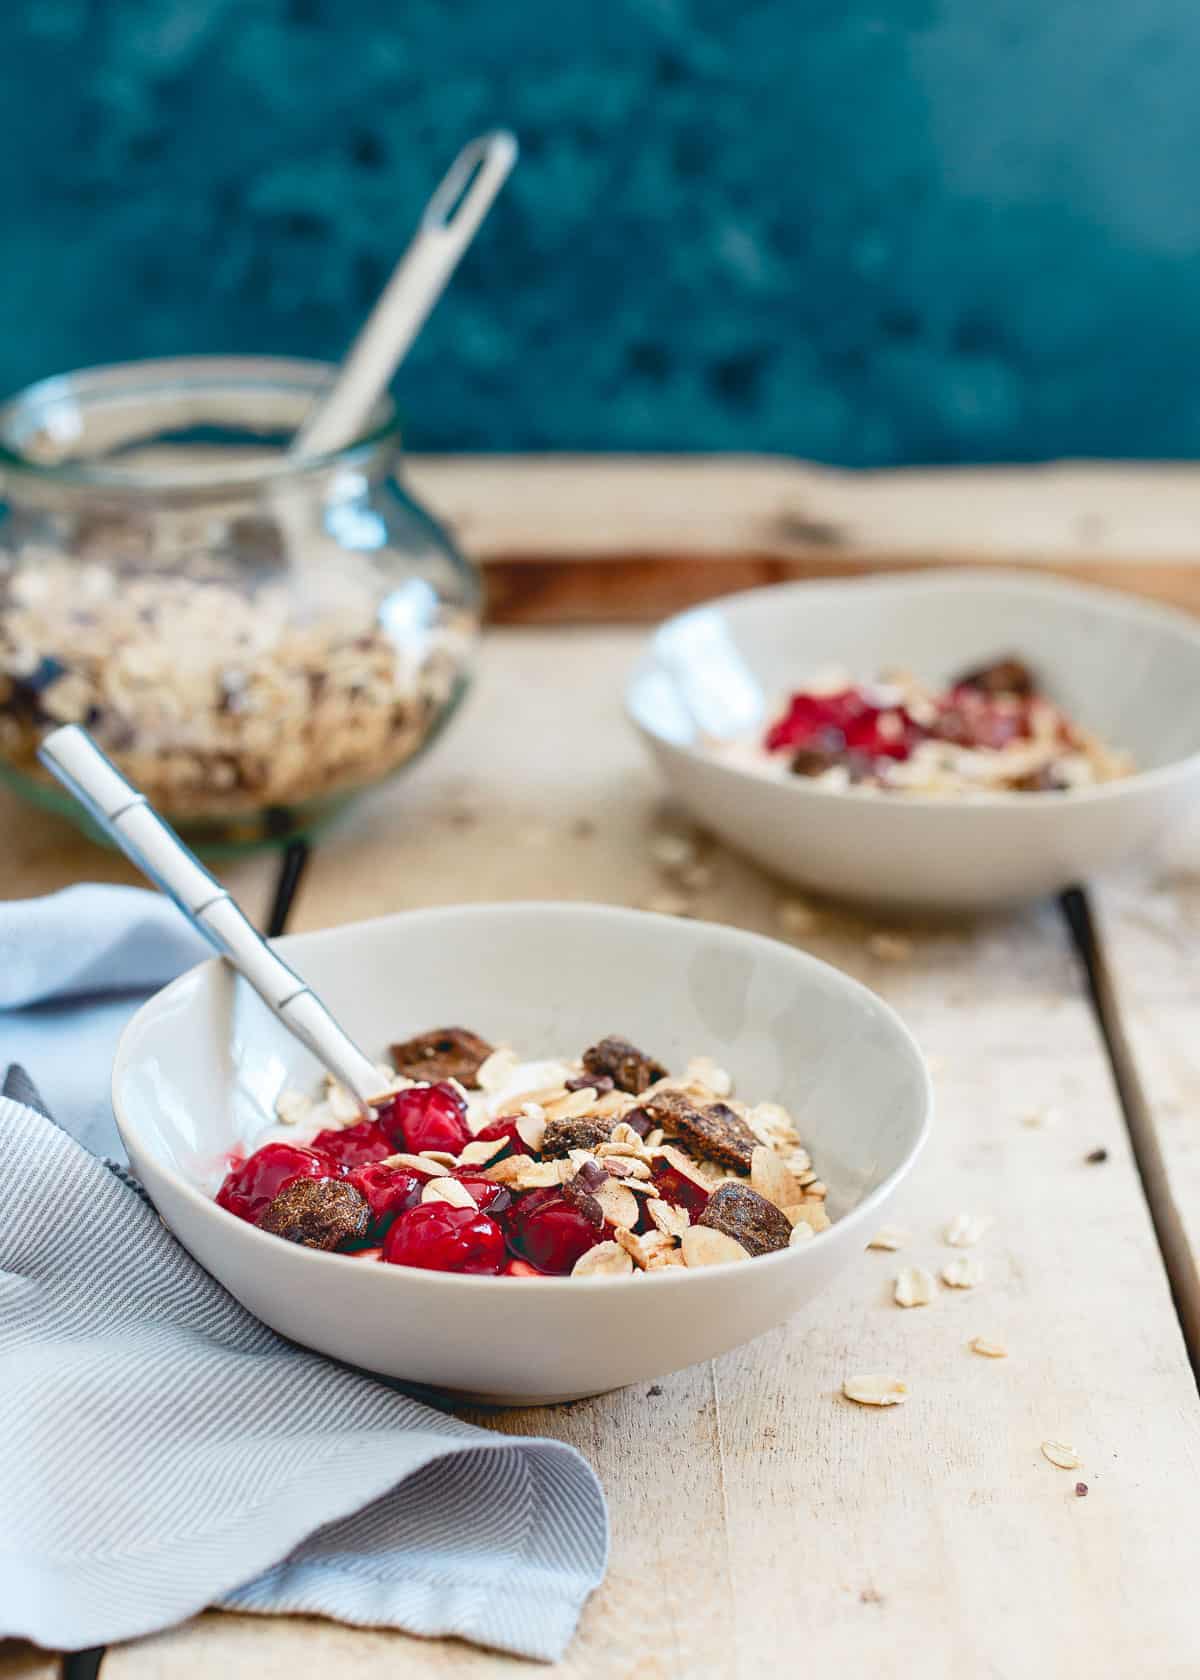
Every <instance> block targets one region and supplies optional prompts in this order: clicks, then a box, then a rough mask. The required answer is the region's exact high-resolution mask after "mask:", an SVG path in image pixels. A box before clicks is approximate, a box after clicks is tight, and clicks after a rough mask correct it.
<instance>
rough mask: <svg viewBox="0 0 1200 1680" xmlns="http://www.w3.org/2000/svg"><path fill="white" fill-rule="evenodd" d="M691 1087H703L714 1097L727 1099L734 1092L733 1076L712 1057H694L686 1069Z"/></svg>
mask: <svg viewBox="0 0 1200 1680" xmlns="http://www.w3.org/2000/svg"><path fill="white" fill-rule="evenodd" d="M684 1078H685V1079H686V1080H687V1082H688V1084H689V1085H703V1086H704V1088H705V1090H706V1091H711V1092H712V1094H713V1096H714V1097H727V1096H729V1094H730V1093H731V1091H732V1090H733V1076H732V1074H731V1073H729V1071H728V1070H727V1069H726V1068H723V1067H721V1066H719V1064H718V1063H716V1062H714V1061H713V1059H712V1057H711V1056H693V1057H692V1059H691V1061H690V1062H689V1063H688V1065H687V1067H686V1068H685V1069H684Z"/></svg>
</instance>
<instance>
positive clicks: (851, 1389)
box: [842, 1376, 908, 1406]
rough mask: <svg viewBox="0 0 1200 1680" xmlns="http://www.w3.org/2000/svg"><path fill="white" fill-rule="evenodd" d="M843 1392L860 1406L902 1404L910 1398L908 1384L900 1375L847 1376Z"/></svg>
mask: <svg viewBox="0 0 1200 1680" xmlns="http://www.w3.org/2000/svg"><path fill="white" fill-rule="evenodd" d="M842 1393H843V1394H844V1395H845V1396H846V1399H847V1400H853V1401H854V1402H855V1403H856V1404H857V1405H859V1406H900V1405H903V1403H904V1401H905V1400H907V1399H908V1384H907V1383H902V1382H901V1381H900V1380H899V1378H898V1377H876V1376H862V1377H847V1378H846V1380H845V1382H844V1383H843V1384H842Z"/></svg>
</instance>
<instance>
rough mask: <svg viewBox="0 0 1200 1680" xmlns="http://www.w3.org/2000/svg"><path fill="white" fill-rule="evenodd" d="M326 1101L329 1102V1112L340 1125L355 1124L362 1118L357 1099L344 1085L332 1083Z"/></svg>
mask: <svg viewBox="0 0 1200 1680" xmlns="http://www.w3.org/2000/svg"><path fill="white" fill-rule="evenodd" d="M325 1101H326V1102H327V1103H328V1104H329V1112H330V1113H331V1114H332V1115H333V1118H334V1119H335V1120H336V1121H337V1123H338V1124H339V1126H350V1125H353V1123H354V1122H355V1121H356V1120H358V1119H360V1118H361V1116H360V1114H359V1108H358V1101H357V1099H356V1098H355V1097H352V1096H351V1095H350V1093H349V1091H347V1089H346V1087H345V1086H344V1085H338V1084H333V1085H331V1086H330V1087H329V1095H328V1096H327V1097H326V1098H325Z"/></svg>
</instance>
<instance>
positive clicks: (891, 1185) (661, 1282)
mask: <svg viewBox="0 0 1200 1680" xmlns="http://www.w3.org/2000/svg"><path fill="white" fill-rule="evenodd" d="M497 911H501V912H506V913H511V914H517V915H522V914H531V915H539V916H545V915H553V916H562V917H563V918H564V919H565V918H567V917H574V916H582V917H584V918H585V919H595V920H605V921H618V922H625V923H629V924H633V923H636V924H638V925H642V924H645V923H651V924H661V925H667V926H670V927H672V928H673V929H674V930H675V931H676V932H678V931H679V927H680V922H679V919H678V918H677V917H674V916H665V915H660V914H658V913H657V912H654V911H649V910H633V909H629V908H627V907H625V906H622V905H609V904H598V903H591V902H588V901H584V900H580V901H575V900H563V901H551V900H541V899H520V900H512V901H508V902H506V901H504V900H495V901H484V902H480V903H476V904H448V905H438V906H429V907H424V908H422V909H416V910H399V911H394V912H392V913H390V914H388V915H385V916H371V917H366V918H364V919H363V920H360V921H357V922H344V923H342V924H340V925H339V926H337V927H331V928H321V929H318V930H314V931H312V932H307V933H293V934H286V935H284V936H283V937H282V938H281V939H279V940H274V941H272V944H273V946H276V947H277V948H278V949H279V950H280V954H281V955H283V956H285V957H286V956H287V955H288V954H289V952H290V951H292V950H294V949H296V948H297V947H301V946H302V947H303V948H304V949H305V950H312V949H314V948H316V947H319V946H321V945H328V944H334V943H336V942H338V941H340V940H341V939H343V938H345V936H346V935H347V934H352V933H354V932H355V931H357V930H359V929H362V928H378V927H380V926H381V925H387V924H393V923H396V924H399V923H404V924H407V925H410V926H411V924H412V923H413V922H414V921H416V920H437V919H439V918H442V917H446V916H452V917H464V918H467V919H473V918H474V917H476V916H479V917H480V918H481V919H482V917H483V916H486V915H490V914H495V913H496V912H497ZM684 925H685V926H686V927H688V928H689V929H691V928H694V929H696V930H697V931H698V932H704V933H708V934H715V935H717V936H718V937H719V938H721V939H726V940H730V941H732V943H733V944H735V945H740V946H743V947H745V946H747V945H749V946H751V947H762V946H767V947H770V948H771V949H772V950H777V949H779V950H783V951H786V952H787V953H788V954H789V956H790V957H791V958H793V959H794V960H795V962H796V963H797V964H798V965H799V967H800V968H802V969H807V970H809V971H812V970H819V971H821V972H822V973H823V974H826V975H832V976H834V979H835V981H836V982H837V983H838V984H839V985H841V986H842V987H844V988H845V989H846V990H847V991H848V992H849V993H850V994H851V996H855V997H859V998H861V999H864V1000H865V1001H867V1002H868V1003H869V1004H870V1006H871V1007H872V1008H873V1009H874V1010H875V1011H876V1012H877V1013H878V1014H879V1015H881V1016H882V1017H883V1019H884V1020H885V1021H886V1022H887V1023H888V1025H889V1027H890V1029H891V1030H892V1031H893V1033H894V1034H895V1036H896V1044H897V1048H898V1049H899V1050H900V1051H901V1052H902V1053H903V1054H904V1055H906V1056H907V1057H908V1058H909V1060H910V1062H911V1063H912V1065H913V1066H914V1068H915V1069H916V1072H917V1075H918V1089H919V1093H920V1112H919V1116H918V1124H917V1132H916V1136H915V1137H914V1139H913V1141H912V1142H911V1144H910V1145H909V1147H908V1148H907V1150H906V1152H905V1154H904V1155H903V1157H902V1159H901V1160H900V1161H898V1162H897V1163H896V1165H895V1166H894V1167H893V1168H892V1169H891V1171H890V1172H889V1173H888V1174H887V1175H886V1177H885V1178H883V1179H882V1180H881V1181H880V1182H879V1183H878V1184H877V1185H875V1187H874V1188H873V1189H872V1190H870V1191H869V1192H868V1193H867V1195H865V1196H864V1197H863V1198H862V1200H861V1201H859V1202H857V1203H856V1204H855V1205H854V1207H852V1208H850V1209H849V1210H848V1211H847V1212H846V1213H845V1214H843V1215H842V1217H841V1218H840V1219H837V1220H835V1221H834V1222H833V1224H832V1225H831V1226H830V1227H829V1229H828V1231H827V1232H818V1233H816V1234H815V1235H814V1241H816V1240H818V1239H819V1238H820V1237H822V1236H827V1235H828V1236H830V1237H833V1236H835V1235H836V1234H837V1233H845V1232H852V1231H853V1230H855V1229H857V1228H858V1227H859V1226H860V1225H862V1224H863V1223H864V1222H865V1221H866V1220H867V1219H869V1218H871V1217H872V1216H873V1214H874V1210H875V1209H876V1208H877V1207H878V1206H879V1205H880V1204H881V1203H882V1202H884V1201H886V1200H887V1199H888V1198H889V1197H890V1196H891V1194H892V1193H893V1191H894V1190H895V1189H896V1187H897V1186H898V1185H899V1184H900V1183H901V1182H902V1181H903V1180H904V1178H906V1177H907V1175H908V1174H909V1173H910V1172H911V1170H912V1168H913V1167H914V1165H915V1164H916V1162H917V1160H918V1159H919V1157H920V1155H921V1152H922V1150H923V1149H924V1147H925V1145H926V1143H927V1142H928V1139H929V1132H930V1128H931V1124H932V1117H933V1107H934V1093H933V1081H932V1078H931V1076H930V1072H929V1067H928V1063H927V1062H926V1060H925V1056H924V1054H923V1052H922V1050H921V1048H920V1046H919V1044H918V1043H917V1041H916V1039H915V1037H914V1036H913V1034H912V1032H911V1031H910V1030H909V1028H908V1026H907V1025H906V1024H905V1022H904V1021H903V1020H902V1018H901V1017H900V1015H899V1014H898V1012H897V1011H896V1010H895V1009H893V1008H892V1006H891V1005H890V1004H889V1003H887V1002H886V1001H885V1000H884V999H883V998H881V997H880V996H879V994H878V993H877V992H873V991H872V990H871V988H870V987H869V986H865V985H864V984H863V983H862V982H861V981H860V980H855V979H854V977H853V976H852V975H849V974H846V973H845V972H844V971H843V970H842V969H840V968H837V967H835V966H834V964H833V963H827V962H825V961H823V960H822V959H821V958H820V957H814V956H813V955H812V954H811V952H808V951H802V950H799V949H797V948H796V947H795V946H793V945H789V944H787V943H786V942H785V941H783V940H780V939H773V938H771V937H770V935H768V934H762V933H754V932H751V931H750V930H749V929H747V928H739V927H733V926H730V925H728V924H726V923H721V922H705V921H699V920H694V921H693V920H688V921H687V922H686V923H685V924H684ZM224 966H225V964H224V959H223V958H221V957H210V958H208V959H206V960H205V961H203V962H200V963H197V964H195V966H194V967H192V968H190V969H188V970H187V971H186V972H185V973H183V974H181V975H179V976H178V977H177V978H176V979H174V980H172V981H170V982H169V983H168V984H167V985H166V986H163V987H160V989H159V990H158V991H156V992H155V993H154V994H153V995H152V996H151V997H149V998H147V999H146V1001H145V1002H144V1003H143V1004H141V1006H140V1007H139V1008H138V1009H137V1011H136V1012H135V1014H134V1015H133V1016H132V1017H131V1018H130V1019H129V1020H128V1021H127V1022H126V1024H125V1026H124V1027H123V1028H122V1031H121V1036H120V1038H119V1040H118V1042H117V1048H116V1053H115V1055H114V1058H113V1068H112V1078H111V1095H112V1106H113V1114H114V1116H115V1118H116V1123H117V1130H118V1131H119V1133H120V1135H121V1141H122V1142H123V1143H124V1145H125V1147H126V1150H127V1151H128V1152H129V1154H130V1157H131V1158H132V1156H133V1153H134V1152H133V1150H132V1149H130V1138H131V1137H132V1138H134V1139H135V1140H136V1141H137V1142H138V1144H139V1145H140V1146H141V1147H140V1153H142V1154H144V1155H145V1156H147V1157H148V1158H149V1159H151V1160H152V1161H153V1162H154V1165H155V1168H156V1170H157V1171H159V1172H161V1173H162V1174H163V1176H164V1177H165V1178H166V1179H168V1180H169V1181H170V1183H171V1186H172V1188H173V1189H174V1190H176V1191H177V1192H178V1193H180V1194H181V1195H182V1196H183V1197H184V1199H185V1200H186V1201H187V1202H188V1203H190V1204H191V1206H193V1207H194V1208H196V1209H197V1210H198V1211H199V1210H203V1212H202V1217H213V1218H216V1219H220V1220H225V1219H230V1220H236V1223H237V1225H239V1226H240V1227H241V1228H242V1230H243V1232H244V1233H245V1234H246V1236H247V1237H248V1239H250V1240H251V1241H252V1242H253V1243H264V1244H268V1245H269V1250H267V1252H273V1253H278V1252H279V1248H280V1242H279V1239H278V1238H277V1237H275V1236H272V1235H271V1234H270V1233H269V1232H266V1231H261V1230H259V1229H258V1227H257V1226H254V1225H250V1224H248V1223H247V1221H245V1220H241V1219H237V1218H236V1215H234V1214H231V1213H228V1212H227V1211H226V1210H225V1209H224V1208H219V1207H218V1206H217V1204H216V1202H215V1201H214V1200H213V1199H212V1198H211V1197H209V1196H206V1195H205V1194H204V1192H203V1191H201V1190H199V1189H197V1188H196V1186H195V1185H193V1184H190V1183H189V1182H188V1181H187V1179H185V1178H184V1177H183V1176H182V1175H181V1174H180V1173H179V1172H177V1171H176V1169H175V1168H174V1167H172V1166H170V1165H168V1164H167V1163H166V1162H164V1161H163V1160H162V1159H161V1157H160V1156H159V1155H158V1154H157V1152H156V1151H155V1150H154V1149H153V1148H151V1147H150V1146H149V1145H148V1143H147V1141H146V1139H145V1137H144V1134H142V1133H141V1132H140V1130H139V1129H138V1127H137V1125H136V1123H135V1122H134V1121H133V1120H132V1119H131V1117H130V1115H129V1113H128V1112H127V1110H126V1108H125V1106H124V1104H123V1101H122V1093H121V1082H122V1080H123V1078H124V1075H125V1073H126V1070H127V1069H128V1068H129V1066H130V1065H131V1064H132V1063H133V1062H134V1060H135V1059H136V1057H135V1041H136V1040H137V1039H138V1037H139V1036H140V1033H141V1032H142V1030H143V1029H144V1028H145V1027H146V1025H147V1024H148V1022H149V1020H150V1019H151V1018H152V1017H153V1016H154V1015H155V1014H157V1013H158V1011H160V1010H161V1009H162V1008H163V1007H164V1005H165V1004H166V1003H167V1002H168V1001H169V1000H170V999H172V998H173V997H175V996H177V995H178V994H179V993H180V992H182V991H185V990H186V989H187V988H189V987H195V986H197V985H201V984H204V983H206V982H204V981H202V979H201V975H202V974H208V975H212V974H213V973H215V972H216V970H217V969H218V968H222V967H224ZM156 1211H157V1209H156ZM160 1217H161V1215H160ZM164 1223H166V1221H165V1220H164ZM222 1228H223V1229H224V1228H225V1227H222ZM168 1229H170V1226H169V1225H168ZM171 1234H172V1235H173V1236H175V1233H174V1231H172V1233H171ZM175 1240H176V1241H177V1242H179V1243H180V1246H181V1247H184V1246H186V1245H184V1244H183V1243H182V1241H181V1239H180V1238H179V1237H178V1236H176V1237H175ZM842 1240H843V1241H845V1240H846V1239H845V1236H843V1237H842ZM283 1246H284V1248H285V1249H286V1250H287V1251H288V1252H289V1253H290V1254H291V1255H292V1256H293V1259H294V1261H295V1263H296V1265H297V1266H309V1267H313V1266H320V1267H326V1268H327V1267H329V1266H334V1267H336V1268H337V1271H338V1272H339V1273H346V1275H347V1276H350V1275H353V1274H351V1273H349V1272H347V1271H346V1268H347V1266H348V1265H349V1264H350V1263H351V1262H352V1259H353V1257H352V1256H348V1255H345V1254H327V1253H324V1252H322V1251H320V1250H317V1249H311V1248H301V1247H300V1246H299V1245H297V1244H294V1243H286V1244H284V1245H283ZM864 1246H865V1244H864ZM811 1248H812V1244H811V1243H805V1244H803V1245H802V1246H801V1247H798V1248H786V1249H779V1250H777V1251H776V1252H774V1253H772V1254H764V1255H758V1256H757V1257H754V1263H755V1265H765V1264H770V1265H774V1266H776V1267H779V1266H781V1265H784V1264H788V1263H790V1262H793V1261H796V1260H797V1259H799V1258H800V1257H801V1256H803V1255H805V1254H807V1253H809V1252H810V1251H811ZM188 1252H190V1250H189V1251H188ZM194 1258H195V1256H193V1259H194ZM196 1264H197V1265H200V1264H202V1262H200V1261H199V1260H197V1261H196ZM738 1264H740V1262H738V1261H733V1262H726V1263H723V1264H720V1265H718V1266H704V1267H699V1268H694V1269H693V1270H692V1271H690V1272H689V1271H688V1269H687V1268H686V1267H683V1266H671V1267H666V1268H663V1269H662V1270H661V1271H656V1272H653V1273H646V1274H645V1275H644V1276H643V1277H641V1278H640V1279H638V1278H636V1277H634V1276H630V1277H628V1278H625V1277H617V1278H612V1277H592V1278H589V1277H582V1278H576V1277H572V1276H570V1275H569V1274H568V1275H566V1276H563V1277H549V1276H538V1277H535V1278H520V1279H515V1278H508V1277H506V1276H505V1275H504V1274H500V1275H498V1276H488V1275H480V1274H473V1273H464V1272H437V1271H432V1270H427V1269H425V1268H423V1267H419V1266H395V1265H383V1264H377V1263H376V1264H372V1265H369V1266H361V1267H360V1271H361V1272H363V1273H365V1274H367V1275H370V1274H372V1273H374V1272H376V1271H378V1272H381V1273H385V1274H387V1273H397V1274H399V1276H400V1277H401V1278H403V1279H406V1280H407V1281H408V1283H409V1284H410V1285H412V1284H414V1283H415V1282H417V1281H418V1280H420V1281H422V1282H423V1283H425V1284H427V1285H428V1286H429V1287H431V1288H437V1289H442V1290H454V1289H475V1290H479V1289H495V1288H496V1287H497V1286H498V1285H501V1284H504V1285H507V1286H508V1287H513V1286H514V1285H516V1284H520V1285H521V1286H523V1287H525V1288H528V1289H531V1290H533V1291H534V1292H535V1293H544V1292H546V1291H549V1290H554V1291H561V1290H564V1289H570V1290H572V1291H573V1292H574V1293H575V1294H576V1295H578V1293H579V1291H580V1289H581V1288H582V1289H585V1290H588V1291H595V1290H607V1289H611V1288H612V1287H613V1285H614V1283H615V1284H618V1285H624V1286H626V1287H628V1286H629V1285H631V1284H633V1283H634V1282H636V1283H637V1284H638V1287H639V1289H643V1290H644V1289H647V1288H662V1287H666V1288H678V1287H681V1279H690V1282H691V1285H692V1286H693V1287H695V1286H696V1284H697V1279H698V1278H702V1277H703V1276H705V1275H706V1274H707V1273H709V1272H713V1271H719V1272H721V1273H722V1274H724V1273H726V1272H728V1271H729V1269H730V1266H731V1265H738ZM301 1275H302V1274H301V1273H300V1272H297V1279H299V1278H300V1276H301ZM366 1287H368V1288H374V1287H378V1285H371V1284H368V1285H367V1286H366ZM385 1287H399V1285H386V1286H385Z"/></svg>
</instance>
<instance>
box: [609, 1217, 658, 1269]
mask: <svg viewBox="0 0 1200 1680" xmlns="http://www.w3.org/2000/svg"><path fill="white" fill-rule="evenodd" d="M613 1238H614V1240H615V1241H616V1243H617V1244H618V1245H619V1246H620V1247H621V1248H623V1249H624V1250H625V1252H626V1254H628V1256H629V1258H630V1259H631V1260H632V1261H633V1263H634V1265H635V1266H636V1267H637V1268H638V1270H639V1271H640V1272H644V1271H645V1270H646V1267H647V1266H648V1265H649V1264H650V1254H651V1250H650V1249H648V1248H646V1247H644V1246H643V1243H642V1239H641V1238H640V1237H639V1236H638V1235H637V1234H636V1233H635V1232H633V1231H630V1230H627V1229H626V1227H625V1226H624V1225H618V1226H617V1228H616V1230H615V1231H614V1232H613Z"/></svg>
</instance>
